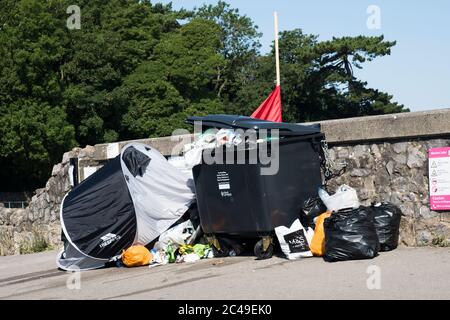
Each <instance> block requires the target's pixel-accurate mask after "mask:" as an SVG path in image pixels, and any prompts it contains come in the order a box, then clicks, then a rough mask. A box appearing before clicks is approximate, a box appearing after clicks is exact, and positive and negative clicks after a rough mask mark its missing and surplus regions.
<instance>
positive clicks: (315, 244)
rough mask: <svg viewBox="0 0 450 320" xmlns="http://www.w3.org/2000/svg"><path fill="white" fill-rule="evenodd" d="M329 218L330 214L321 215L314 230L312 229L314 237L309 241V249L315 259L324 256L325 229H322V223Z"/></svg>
mask: <svg viewBox="0 0 450 320" xmlns="http://www.w3.org/2000/svg"><path fill="white" fill-rule="evenodd" d="M329 216H331V212H328V211H327V212H325V213H322V214H321V215H320V216H319V217H318V218H317V222H316V228H315V229H314V236H313V238H312V241H311V245H310V246H309V248H310V249H311V252H312V253H313V255H314V256H316V257H322V256H323V255H324V254H325V229H324V227H323V222H324V221H325V219H326V218H328V217H329Z"/></svg>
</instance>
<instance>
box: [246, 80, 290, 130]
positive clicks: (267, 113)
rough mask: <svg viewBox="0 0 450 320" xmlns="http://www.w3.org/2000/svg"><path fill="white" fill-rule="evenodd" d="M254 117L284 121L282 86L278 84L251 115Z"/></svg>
mask: <svg viewBox="0 0 450 320" xmlns="http://www.w3.org/2000/svg"><path fill="white" fill-rule="evenodd" d="M250 117H252V118H257V119H262V120H269V121H275V122H282V118H281V86H277V87H276V88H275V90H273V91H272V93H271V94H270V96H269V97H267V99H266V100H265V101H264V102H263V103H262V104H261V105H260V106H259V107H258V109H256V111H255V112H253V114H252V115H251V116H250Z"/></svg>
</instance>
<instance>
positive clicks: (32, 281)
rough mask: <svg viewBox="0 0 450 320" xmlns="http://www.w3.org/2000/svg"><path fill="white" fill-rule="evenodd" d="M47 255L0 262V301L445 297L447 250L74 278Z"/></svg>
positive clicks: (230, 261) (233, 262) (239, 261)
mask: <svg viewBox="0 0 450 320" xmlns="http://www.w3.org/2000/svg"><path fill="white" fill-rule="evenodd" d="M55 256H56V252H54V251H52V252H45V253H39V254H32V255H23V256H8V257H0V299H183V300H188V299H221V300H226V299H259V300H265V299H446V300H448V299H450V248H413V249H412V248H401V249H397V250H395V251H392V252H387V253H381V254H380V256H378V257H377V258H375V259H373V260H361V261H348V262H339V263H326V262H324V261H323V260H322V259H321V258H308V259H304V260H298V261H288V260H286V259H283V258H277V257H274V258H272V259H270V260H265V261H256V260H255V259H254V257H234V258H226V259H219V258H217V259H209V260H201V261H199V262H196V263H192V264H187V263H184V264H176V265H167V266H160V267H156V268H153V269H149V268H148V267H140V268H132V269H127V268H109V269H102V270H94V271H87V272H82V273H81V274H79V273H78V274H71V273H67V272H63V271H59V270H57V268H56V267H55V261H54V259H55ZM369 266H375V267H371V268H369V269H368V267H369ZM368 272H369V273H370V274H369V273H368ZM378 274H380V277H379V278H377V277H376V276H377V275H378ZM78 277H80V278H79V279H80V281H79V282H78V281H76V280H77V279H78ZM369 278H370V279H369ZM368 279H369V280H368ZM378 279H379V280H380V281H379V282H378ZM368 282H369V285H370V286H371V288H372V289H371V290H370V289H368V286H367V283H368ZM67 283H69V288H71V289H69V288H68V286H67ZM77 284H79V285H80V288H79V289H77ZM377 285H380V286H381V288H380V289H377V288H376V287H377Z"/></svg>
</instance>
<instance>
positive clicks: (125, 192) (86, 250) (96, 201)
mask: <svg viewBox="0 0 450 320" xmlns="http://www.w3.org/2000/svg"><path fill="white" fill-rule="evenodd" d="M191 186H192V185H191V184H190V183H189V177H188V176H187V175H186V174H184V173H183V172H180V171H179V170H178V169H176V168H175V167H173V166H172V165H170V164H169V163H168V162H167V160H166V159H165V158H164V156H162V155H161V154H160V153H159V152H158V151H157V150H156V149H153V148H150V147H149V146H147V145H144V144H140V143H132V144H128V145H126V146H125V147H124V148H123V150H122V152H121V154H120V155H119V156H117V157H116V158H114V159H112V160H110V161H109V162H108V163H107V164H106V165H105V166H103V167H102V168H100V169H99V170H98V171H97V172H96V173H94V174H93V175H91V176H90V177H89V178H87V179H86V180H85V181H83V182H82V183H81V184H79V185H78V186H77V187H75V188H74V189H73V190H72V191H71V192H69V193H68V194H67V195H66V197H65V198H64V199H63V201H62V204H61V212H60V215H61V217H60V219H61V227H62V229H63V233H64V237H63V238H65V239H67V246H66V250H65V251H64V252H63V253H62V254H61V255H59V256H58V258H57V259H58V263H57V264H58V266H59V267H60V268H63V269H65V268H66V269H65V270H69V268H75V267H77V268H80V269H83V268H84V267H85V268H87V269H90V268H94V267H101V266H103V265H104V264H105V263H106V262H108V261H110V260H112V259H113V258H114V257H116V256H118V255H120V254H121V252H122V250H123V249H125V248H127V247H129V246H131V245H134V244H141V245H146V244H148V243H150V242H152V241H153V240H155V239H156V238H157V237H158V236H159V235H160V234H161V233H163V232H164V231H166V230H167V229H168V228H169V227H170V226H171V225H173V224H174V223H175V222H176V221H177V220H178V219H180V218H181V217H182V216H183V214H184V213H185V212H186V211H187V210H188V208H189V206H190V205H191V204H192V203H193V202H194V201H195V194H194V191H193V189H192V187H191Z"/></svg>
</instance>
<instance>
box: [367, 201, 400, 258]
mask: <svg viewBox="0 0 450 320" xmlns="http://www.w3.org/2000/svg"><path fill="white" fill-rule="evenodd" d="M372 212H373V215H374V223H375V230H376V232H377V235H378V240H379V241H380V251H391V250H394V249H395V248H397V246H398V238H399V235H400V220H401V218H402V212H401V210H400V209H399V208H398V207H397V206H396V205H394V204H392V203H388V202H383V203H378V204H375V205H373V206H372Z"/></svg>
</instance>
